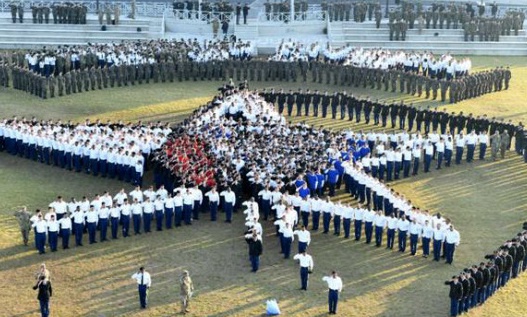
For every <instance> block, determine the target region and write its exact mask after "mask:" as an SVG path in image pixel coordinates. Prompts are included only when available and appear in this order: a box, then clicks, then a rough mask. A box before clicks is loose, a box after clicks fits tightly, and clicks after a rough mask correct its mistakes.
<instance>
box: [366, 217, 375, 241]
mask: <svg viewBox="0 0 527 317" xmlns="http://www.w3.org/2000/svg"><path fill="white" fill-rule="evenodd" d="M364 233H365V234H366V243H370V242H371V237H372V234H373V222H370V221H365V222H364Z"/></svg>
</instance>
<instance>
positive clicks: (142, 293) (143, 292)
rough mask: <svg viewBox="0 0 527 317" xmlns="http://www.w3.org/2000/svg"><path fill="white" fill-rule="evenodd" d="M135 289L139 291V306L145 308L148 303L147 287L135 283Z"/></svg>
mask: <svg viewBox="0 0 527 317" xmlns="http://www.w3.org/2000/svg"><path fill="white" fill-rule="evenodd" d="M137 289H138V291H139V305H141V308H146V305H147V304H148V288H147V287H146V285H137Z"/></svg>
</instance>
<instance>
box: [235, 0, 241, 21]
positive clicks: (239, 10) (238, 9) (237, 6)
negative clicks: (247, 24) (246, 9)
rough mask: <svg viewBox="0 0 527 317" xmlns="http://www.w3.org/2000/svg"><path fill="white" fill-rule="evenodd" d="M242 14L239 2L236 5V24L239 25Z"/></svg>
mask: <svg viewBox="0 0 527 317" xmlns="http://www.w3.org/2000/svg"><path fill="white" fill-rule="evenodd" d="M241 14H242V5H241V4H240V2H238V4H237V5H236V25H240V15H241Z"/></svg>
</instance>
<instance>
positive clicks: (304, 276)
mask: <svg viewBox="0 0 527 317" xmlns="http://www.w3.org/2000/svg"><path fill="white" fill-rule="evenodd" d="M308 280H309V268H307V267H303V266H301V267H300V284H301V287H302V289H303V290H306V291H307V282H308Z"/></svg>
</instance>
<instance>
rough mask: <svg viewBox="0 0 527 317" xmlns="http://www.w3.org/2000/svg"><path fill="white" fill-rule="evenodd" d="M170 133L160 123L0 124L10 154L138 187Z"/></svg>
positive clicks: (22, 121)
mask: <svg viewBox="0 0 527 317" xmlns="http://www.w3.org/2000/svg"><path fill="white" fill-rule="evenodd" d="M170 132H171V129H170V127H168V126H167V125H163V124H160V123H157V124H149V125H143V124H142V123H138V124H126V125H125V124H123V123H122V122H118V123H116V124H113V123H111V122H107V123H105V124H103V123H101V122H100V121H97V122H94V123H92V122H91V121H89V120H86V121H85V122H84V123H81V124H72V123H71V122H70V123H67V124H64V123H62V122H61V121H56V122H54V121H51V120H50V121H40V122H39V121H37V120H35V119H31V120H27V119H25V118H22V119H18V118H16V117H14V118H13V119H9V120H8V119H4V120H2V122H0V139H1V143H2V144H3V147H5V148H6V150H7V152H8V153H10V154H12V155H18V156H21V157H26V158H28V159H31V160H34V161H39V162H41V163H44V164H48V165H54V166H58V167H62V168H66V169H68V170H74V171H76V172H81V171H85V172H86V173H89V174H93V175H94V176H98V175H99V174H100V175H102V176H103V177H106V176H108V177H110V178H115V177H117V178H119V179H120V180H125V181H127V182H132V183H133V184H136V185H141V183H142V177H143V173H144V169H145V167H146V163H147V160H148V157H149V156H150V154H151V153H152V152H153V151H155V150H156V149H158V148H160V147H161V146H162V144H164V143H165V141H166V136H167V135H168V134H169V133H170Z"/></svg>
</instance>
